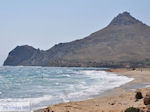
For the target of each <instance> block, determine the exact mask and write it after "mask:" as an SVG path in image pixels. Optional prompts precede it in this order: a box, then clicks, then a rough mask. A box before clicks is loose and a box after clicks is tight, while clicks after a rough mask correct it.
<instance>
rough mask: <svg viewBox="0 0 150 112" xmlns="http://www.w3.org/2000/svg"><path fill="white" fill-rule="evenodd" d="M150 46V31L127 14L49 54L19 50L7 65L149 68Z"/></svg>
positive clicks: (24, 49)
mask: <svg viewBox="0 0 150 112" xmlns="http://www.w3.org/2000/svg"><path fill="white" fill-rule="evenodd" d="M149 43H150V27H149V26H147V25H145V24H143V23H142V22H141V21H139V20H137V19H135V18H134V17H132V16H131V15H130V14H129V13H128V12H124V13H121V14H119V15H118V16H117V17H115V18H114V19H113V20H112V21H111V23H110V24H109V25H108V26H107V27H105V28H104V29H102V30H99V31H97V32H95V33H92V34H91V35H89V36H87V37H86V38H83V39H80V40H75V41H72V42H69V43H60V44H57V45H55V46H54V47H52V48H50V49H49V50H46V51H41V50H37V49H34V48H33V47H30V46H27V45H26V46H18V47H16V48H15V49H14V50H12V51H11V52H10V53H9V55H8V58H7V59H6V60H5V62H4V65H30V66H100V67H102V66H103V67H124V66H149V65H150V44H149Z"/></svg>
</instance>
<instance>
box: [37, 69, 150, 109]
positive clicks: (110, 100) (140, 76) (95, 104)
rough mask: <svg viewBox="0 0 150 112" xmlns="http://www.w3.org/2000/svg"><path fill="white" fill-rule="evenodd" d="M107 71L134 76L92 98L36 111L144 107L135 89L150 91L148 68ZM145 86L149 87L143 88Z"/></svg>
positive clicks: (149, 70)
mask: <svg viewBox="0 0 150 112" xmlns="http://www.w3.org/2000/svg"><path fill="white" fill-rule="evenodd" d="M108 71H109V72H115V73H117V74H118V75H124V76H127V77H131V78H134V80H133V81H131V82H129V83H127V84H125V85H123V86H121V87H118V88H115V89H113V90H109V91H106V92H104V93H103V94H101V95H100V96H98V97H96V98H93V99H89V100H85V101H78V102H68V103H60V104H56V105H52V106H49V107H48V108H46V109H41V110H38V111H36V112H44V111H45V112H124V110H125V109H126V108H128V107H138V108H141V109H145V108H146V106H145V105H144V104H143V99H141V100H138V101H136V99H135V94H136V91H141V92H142V94H143V96H145V94H146V93H147V92H150V86H149V84H150V68H144V69H143V70H142V71H141V69H136V70H129V69H110V70H108ZM145 86H149V87H147V88H144V87H145ZM139 88H140V89H139ZM141 88H142V89H141Z"/></svg>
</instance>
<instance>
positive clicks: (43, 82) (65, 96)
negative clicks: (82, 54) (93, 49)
mask: <svg viewBox="0 0 150 112" xmlns="http://www.w3.org/2000/svg"><path fill="white" fill-rule="evenodd" d="M131 80H133V79H132V78H128V77H125V76H118V75H116V74H114V73H109V72H105V71H102V68H75V67H72V68H67V67H23V66H17V67H9V66H6V67H3V66H2V67H0V102H3V101H5V102H7V101H29V102H30V103H31V109H32V110H34V109H38V108H41V107H45V106H48V105H50V104H56V103H60V102H68V101H78V100H84V99H88V98H92V97H93V96H95V95H98V94H100V93H102V92H104V91H106V90H109V89H112V88H115V87H119V86H120V85H122V84H125V83H127V82H129V81H131Z"/></svg>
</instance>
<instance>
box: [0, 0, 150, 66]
mask: <svg viewBox="0 0 150 112" xmlns="http://www.w3.org/2000/svg"><path fill="white" fill-rule="evenodd" d="M149 5H150V0H0V65H2V64H3V62H4V60H5V59H6V58H7V56H8V53H9V52H10V51H11V50H12V49H14V48H15V47H16V46H17V45H30V46H33V47H35V48H40V49H42V50H47V49H49V48H51V47H52V46H54V45H55V44H58V43H63V42H70V41H73V40H76V39H81V38H84V37H86V36H88V35H89V34H91V33H93V32H95V31H97V30H100V29H102V28H104V27H105V26H107V25H108V24H109V23H110V21H111V20H112V19H113V18H114V17H115V16H117V15H118V14H119V13H122V12H124V11H128V12H130V14H131V15H132V16H134V17H136V18H137V19H139V20H141V21H142V22H143V23H145V24H147V25H149V26H150V7H149Z"/></svg>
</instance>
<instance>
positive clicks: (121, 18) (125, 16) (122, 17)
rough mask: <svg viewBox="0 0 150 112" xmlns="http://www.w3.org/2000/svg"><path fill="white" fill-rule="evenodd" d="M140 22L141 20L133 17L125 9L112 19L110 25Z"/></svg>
mask: <svg viewBox="0 0 150 112" xmlns="http://www.w3.org/2000/svg"><path fill="white" fill-rule="evenodd" d="M139 22H140V21H139V20H137V19H136V18H134V17H132V16H131V15H130V13H129V12H126V11H125V12H123V13H120V14H119V15H118V16H117V17H115V18H114V19H113V20H112V21H111V23H110V25H131V24H137V23H139Z"/></svg>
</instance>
